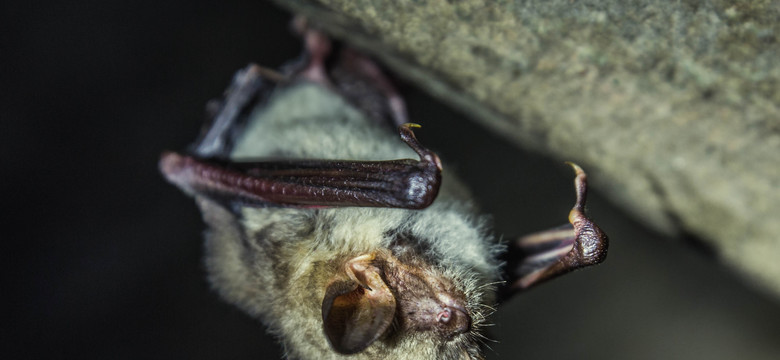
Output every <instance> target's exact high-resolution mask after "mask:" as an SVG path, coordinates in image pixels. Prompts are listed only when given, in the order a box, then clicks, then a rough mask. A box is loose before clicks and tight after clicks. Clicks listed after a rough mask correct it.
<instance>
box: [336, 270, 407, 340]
mask: <svg viewBox="0 0 780 360" xmlns="http://www.w3.org/2000/svg"><path fill="white" fill-rule="evenodd" d="M373 258H374V256H373V255H363V256H359V257H356V258H354V259H352V260H349V261H347V263H346V266H345V267H346V271H347V275H348V276H349V277H350V280H338V281H335V282H333V283H331V284H330V285H329V286H328V288H327V290H326V291H325V298H324V299H323V300H322V321H323V324H324V329H325V335H326V336H327V338H328V341H329V342H330V345H331V346H332V347H333V349H334V350H336V351H338V352H339V353H342V354H345V355H348V354H355V353H358V352H360V351H363V350H364V349H365V348H367V347H368V346H369V345H371V344H372V343H373V342H374V341H376V339H378V338H380V337H381V336H382V335H383V334H384V333H385V332H386V331H387V329H388V328H389V327H390V324H391V323H392V322H393V316H394V315H395V297H394V296H393V293H392V292H391V291H390V288H388V287H387V285H386V284H385V282H384V281H383V280H382V276H381V270H380V269H379V268H378V267H376V266H374V265H373V264H372V261H373Z"/></svg>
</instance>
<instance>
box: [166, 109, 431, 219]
mask: <svg viewBox="0 0 780 360" xmlns="http://www.w3.org/2000/svg"><path fill="white" fill-rule="evenodd" d="M413 127H419V125H416V124H404V125H401V126H400V127H399V128H398V129H399V132H400V135H401V139H403V141H404V142H405V143H406V144H407V145H409V147H411V148H412V149H413V150H414V151H415V152H417V154H418V155H419V156H420V160H419V161H417V160H411V159H407V160H392V161H342V160H283V161H259V162H231V161H220V160H215V159H208V158H201V157H198V156H191V155H182V154H179V153H175V152H166V153H163V155H162V157H161V159H160V171H161V172H162V173H163V174H164V175H165V177H166V178H167V179H168V181H170V182H171V183H173V184H175V185H177V186H179V187H180V188H181V189H183V190H184V191H186V192H188V193H192V194H198V195H203V196H206V197H209V198H213V199H216V200H228V201H231V202H234V201H237V202H240V203H246V204H254V205H282V206H299V207H316V206H372V207H395V208H408V209H422V208H425V207H427V206H429V205H430V204H431V203H432V202H433V200H434V199H435V198H436V195H437V194H438V191H439V186H440V184H441V162H440V161H439V158H438V156H436V154H435V153H433V152H432V151H430V150H428V149H426V148H425V147H423V146H422V145H421V144H420V143H419V142H418V141H417V139H416V138H415V136H414V132H413V131H412V128H413Z"/></svg>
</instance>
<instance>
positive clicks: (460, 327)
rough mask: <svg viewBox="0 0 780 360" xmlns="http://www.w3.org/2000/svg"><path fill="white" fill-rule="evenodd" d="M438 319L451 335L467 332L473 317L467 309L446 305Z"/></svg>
mask: <svg viewBox="0 0 780 360" xmlns="http://www.w3.org/2000/svg"><path fill="white" fill-rule="evenodd" d="M436 320H437V321H438V322H439V325H440V326H441V327H442V328H444V331H445V333H446V334H447V335H448V336H449V337H453V336H455V335H458V334H462V333H465V332H467V331H469V328H470V327H471V317H470V316H469V314H468V313H467V312H466V309H463V308H460V307H451V306H445V307H444V309H442V310H441V311H440V312H439V314H438V316H437V318H436Z"/></svg>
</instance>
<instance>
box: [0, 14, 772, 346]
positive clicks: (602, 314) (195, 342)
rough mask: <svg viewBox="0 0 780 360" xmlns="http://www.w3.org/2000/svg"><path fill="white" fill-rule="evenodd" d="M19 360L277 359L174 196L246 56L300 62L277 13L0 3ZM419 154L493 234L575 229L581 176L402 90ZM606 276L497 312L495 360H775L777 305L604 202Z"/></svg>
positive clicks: (531, 296) (2, 140) (560, 285)
mask: <svg viewBox="0 0 780 360" xmlns="http://www.w3.org/2000/svg"><path fill="white" fill-rule="evenodd" d="M0 6H1V8H2V11H0V14H1V15H0V16H2V19H1V20H2V22H0V30H2V31H0V41H2V55H0V65H2V66H1V69H0V82H1V83H2V91H3V94H2V96H1V97H0V117H1V118H2V123H1V124H2V125H1V126H2V128H0V145H1V146H2V154H3V156H2V175H3V176H2V179H3V180H2V185H3V186H2V188H3V190H4V191H3V200H4V201H3V205H4V208H5V210H6V211H5V212H4V213H5V214H4V215H2V219H3V230H4V231H3V235H2V241H0V244H2V248H0V254H2V258H1V259H2V289H3V291H2V297H1V298H2V300H3V304H4V310H5V311H4V312H3V321H2V333H0V344H2V346H3V348H2V350H3V352H2V353H3V354H4V355H3V357H4V358H9V357H10V358H100V359H103V358H110V359H124V358H128V359H130V358H145V359H146V358H151V359H157V358H182V359H264V358H269V359H274V358H280V357H281V356H282V351H281V349H280V348H279V347H278V346H277V345H275V344H274V343H273V340H272V339H270V338H269V337H268V336H266V335H265V334H264V327H263V326H262V325H261V324H260V323H259V322H257V321H255V320H252V319H250V318H249V317H248V316H246V315H244V314H242V313H240V312H239V311H238V310H235V309H233V308H232V307H230V306H228V305H226V304H224V303H222V302H221V301H220V300H219V299H218V297H217V296H216V294H215V293H214V292H212V291H211V290H210V289H209V287H208V284H207V283H206V281H205V279H204V270H203V267H202V263H201V259H200V256H201V252H202V245H201V239H200V233H201V231H202V228H203V225H202V223H201V221H200V218H199V214H198V212H197V210H196V208H195V206H194V203H193V201H192V200H191V199H189V198H187V197H185V196H184V195H183V194H182V193H180V192H179V191H178V190H177V189H175V188H174V187H173V186H171V185H169V184H167V183H165V182H164V181H163V179H162V177H161V176H160V175H159V174H158V172H157V166H156V162H157V159H158V156H159V153H160V151H161V150H163V149H181V148H183V147H184V146H185V145H186V144H188V143H189V142H190V141H192V140H193V139H194V138H195V136H196V134H197V132H198V129H199V127H200V123H201V120H202V119H203V117H204V112H203V109H204V105H205V103H206V101H207V100H209V99H211V98H214V97H217V96H219V95H220V94H221V93H222V91H223V89H224V88H225V87H226V86H227V84H228V82H229V80H230V78H231V76H232V74H233V72H234V71H235V70H237V69H239V68H241V67H243V66H245V65H246V64H247V63H249V62H258V63H260V64H263V65H265V66H269V67H275V66H278V65H280V64H281V63H283V62H284V61H285V60H287V59H290V58H292V57H295V56H296V55H297V54H298V52H299V43H298V41H297V40H296V39H295V38H294V37H293V36H291V35H290V32H289V31H288V23H289V19H290V17H289V15H288V14H287V13H285V12H283V11H281V10H279V9H277V8H276V7H274V6H272V5H271V4H268V3H267V2H264V1H259V0H256V1H249V0H246V1H225V2H216V1H214V2H206V1H195V2H193V1H167V2H151V1H137V2H117V1H114V2H105V1H80V2H78V3H68V2H48V3H46V2H44V3H37V4H32V3H26V4H22V3H21V2H17V3H4V4H3V5H0ZM402 88H403V90H404V91H405V93H406V95H407V98H408V102H409V107H410V115H411V119H413V120H414V121H415V122H420V123H422V124H424V125H425V128H424V129H423V130H420V131H418V134H419V137H420V138H421V140H422V141H423V143H425V144H427V145H429V146H430V147H432V148H433V149H435V150H437V151H438V153H439V154H440V155H441V156H442V157H443V158H444V160H445V162H447V164H448V166H451V167H453V168H455V169H456V170H458V172H459V173H462V174H463V175H464V177H465V178H466V181H467V182H468V183H469V184H470V185H471V186H472V188H473V189H474V192H475V193H476V195H477V197H478V201H479V202H480V203H481V204H482V205H483V208H484V209H485V211H486V212H488V213H491V214H494V215H495V218H494V222H495V225H496V229H497V232H498V233H500V234H504V233H505V234H507V235H512V234H522V233H528V232H531V231H535V230H539V229H545V228H548V227H551V226H554V225H558V224H560V223H563V222H564V221H565V217H566V215H567V213H568V209H569V207H570V206H571V202H572V200H573V191H572V189H571V174H570V170H569V169H567V168H566V166H564V165H563V164H562V163H561V161H560V160H559V159H548V158H543V157H540V156H538V155H534V154H528V153H525V152H522V151H520V150H518V149H515V148H513V147H512V146H510V145H508V144H507V143H505V142H503V141H502V140H501V139H500V138H499V137H497V136H495V135H492V134H490V133H488V132H486V131H485V130H483V129H481V128H479V127H477V126H476V125H474V124H472V123H470V122H469V121H468V119H466V118H464V117H463V116H461V115H459V114H457V113H454V112H453V111H451V110H448V109H447V108H446V107H444V106H442V105H440V104H437V103H436V102H435V101H433V100H432V99H430V98H428V97H426V95H424V94H423V93H421V92H420V91H419V90H416V89H414V88H413V87H412V86H410V85H408V84H406V85H403V84H402ZM590 210H591V214H592V215H593V217H594V218H595V219H596V220H597V221H599V223H600V224H601V225H602V227H603V228H604V229H605V230H606V231H607V232H608V233H609V234H610V236H611V239H612V244H611V248H610V255H609V259H608V261H607V263H606V264H605V265H602V266H599V267H597V268H594V269H591V270H588V271H583V272H578V273H576V274H573V275H571V276H567V277H565V278H564V279H561V280H559V281H556V282H553V283H550V284H546V285H544V286H542V287H540V288H538V289H537V290H535V291H532V292H529V293H528V294H525V295H523V296H522V297H518V298H516V299H513V300H512V301H510V302H509V303H507V304H504V305H503V307H502V308H501V310H500V311H499V312H498V313H497V315H496V316H495V317H494V319H493V321H494V322H495V323H496V324H497V325H496V326H495V327H494V328H493V330H492V331H491V333H490V335H491V337H492V338H496V339H498V340H500V342H499V343H491V344H490V346H491V347H492V348H493V349H494V352H488V357H490V358H505V359H506V358H518V357H522V358H525V359H548V358H553V359H554V358H580V359H583V358H589V359H626V358H632V359H658V358H671V359H733V358H742V359H772V358H776V357H777V356H778V354H780V342H778V341H777V340H778V339H780V303H778V301H777V300H775V299H773V298H771V297H769V296H766V295H764V294H761V293H759V292H757V291H755V289H753V288H751V287H750V286H749V285H748V284H746V283H745V282H744V281H743V280H744V279H742V278H740V277H737V276H736V275H734V274H732V273H730V272H728V271H727V269H725V268H724V267H722V266H720V265H718V263H717V261H716V260H715V259H713V258H711V257H710V256H707V255H706V254H704V253H703V252H701V251H699V250H698V249H697V248H696V247H694V246H690V245H689V244H690V242H686V241H677V240H673V239H667V238H664V237H662V236H660V235H657V234H653V233H651V232H649V231H647V230H646V229H645V228H643V227H642V226H641V224H640V223H638V222H636V221H634V220H632V219H630V218H627V217H626V215H624V214H623V211H621V210H620V209H617V208H614V207H612V206H611V205H610V204H608V203H606V202H605V201H604V200H603V199H602V198H600V197H599V196H598V189H596V193H595V194H593V196H591V202H590Z"/></svg>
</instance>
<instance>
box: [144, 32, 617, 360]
mask: <svg viewBox="0 0 780 360" xmlns="http://www.w3.org/2000/svg"><path fill="white" fill-rule="evenodd" d="M299 25H300V24H299ZM299 29H300V33H301V34H302V36H303V38H304V43H305V47H304V48H305V52H304V56H303V57H302V58H301V59H299V60H298V61H296V62H294V63H293V64H291V65H288V66H286V67H285V68H283V70H282V71H281V72H275V71H271V70H269V69H265V68H262V67H259V66H256V65H250V66H248V67H247V68H245V69H242V70H241V71H239V72H238V73H237V74H236V75H235V77H234V79H233V82H232V84H231V85H230V87H229V88H228V90H227V91H226V93H225V95H224V97H223V99H222V100H221V101H216V102H212V103H210V104H209V105H208V106H207V110H208V113H209V122H208V123H207V125H206V126H204V130H203V132H202V134H201V136H200V138H199V140H197V141H196V142H195V143H194V144H193V145H192V146H191V147H190V149H189V150H188V151H186V152H181V153H178V152H165V153H163V155H162V156H161V159H160V164H159V166H160V170H161V172H162V174H163V175H164V176H165V177H166V179H167V180H168V181H170V182H171V183H173V184H174V185H176V186H178V187H179V188H180V189H181V190H183V191H184V192H185V193H187V194H189V195H191V196H193V197H194V198H195V200H196V203H197V204H198V206H199V207H200V210H201V212H202V215H203V219H204V221H205V223H206V224H207V225H208V228H209V229H208V231H207V233H206V236H205V238H206V268H207V272H208V278H209V281H210V283H211V284H212V286H213V287H214V288H215V289H216V290H217V292H218V293H219V294H220V295H221V297H222V298H223V299H225V300H226V301H228V302H230V303H232V304H235V305H236V306H238V307H239V308H241V309H242V310H244V311H245V312H247V313H248V314H249V315H251V316H253V317H255V318H258V319H260V320H261V321H262V322H263V323H265V324H266V326H267V327H268V329H269V332H270V333H271V334H273V335H274V336H275V337H276V338H278V339H279V341H280V343H281V344H282V346H284V349H285V356H286V357H287V358H290V359H342V358H349V359H378V358H384V359H482V358H483V354H482V350H483V349H482V348H483V343H482V341H483V337H484V335H483V334H482V330H483V328H484V326H485V324H486V318H487V317H488V316H489V315H490V314H491V313H492V312H493V311H494V309H495V305H496V304H497V303H498V302H500V301H503V300H506V299H507V298H509V297H511V296H513V295H515V294H518V293H521V292H523V291H525V290H526V289H528V288H530V287H532V286H535V285H537V284H539V283H542V282H544V281H546V280H549V279H552V278H554V277H556V276H559V275H561V274H564V273H567V272H570V271H572V270H575V269H579V268H582V267H586V266H590V265H594V264H597V263H600V262H602V261H604V259H605V258H606V254H607V244H608V240H607V236H606V235H605V234H604V232H603V231H601V229H599V227H598V226H597V225H596V224H594V223H593V222H592V221H591V220H590V219H589V218H588V217H587V216H586V215H585V197H586V192H587V178H586V174H585V172H584V171H583V170H582V169H581V168H580V167H579V166H577V165H575V164H570V165H571V166H572V168H573V169H574V171H575V180H574V183H575V194H576V201H575V205H574V207H573V208H572V210H571V212H570V213H569V223H567V224H565V225H563V226H561V227H558V228H555V229H552V230H548V231H542V232H539V233H536V234H532V235H528V236H524V237H519V238H516V239H513V240H510V241H508V242H500V241H498V240H497V239H496V238H495V237H494V236H492V235H491V231H490V229H488V228H487V226H486V225H485V224H486V221H485V218H484V217H483V216H480V215H478V214H476V213H475V209H474V205H473V203H472V201H471V200H470V196H469V194H468V191H467V190H465V187H464V186H463V185H461V184H460V182H459V181H458V180H457V178H456V177H455V176H454V175H453V174H451V173H449V172H447V170H446V167H444V166H442V162H441V161H440V160H439V157H438V156H437V155H436V154H435V153H434V152H432V151H430V150H429V149H427V148H426V147H425V146H424V145H423V144H421V143H420V142H419V141H418V140H417V139H416V137H415V134H414V131H415V130H414V129H416V128H418V127H419V125H415V124H411V123H409V122H408V121H407V115H406V110H405V105H404V103H403V99H402V98H401V96H400V95H399V94H398V92H397V91H396V89H395V88H394V86H393V85H392V83H391V82H390V81H389V80H388V79H387V78H386V77H385V76H384V75H383V73H382V71H381V70H380V69H379V67H378V66H377V65H376V64H375V63H374V62H372V61H371V60H370V59H368V58H367V57H366V56H364V55H361V54H359V53H358V52H356V51H354V50H352V49H350V48H348V47H342V48H341V49H340V50H338V51H335V50H333V49H334V45H333V44H332V43H331V42H330V40H329V39H328V38H327V37H326V36H324V35H323V34H322V33H321V32H319V31H316V30H314V29H311V28H307V27H306V26H303V25H300V26H299ZM336 54H337V55H336ZM399 159H400V160H399Z"/></svg>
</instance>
